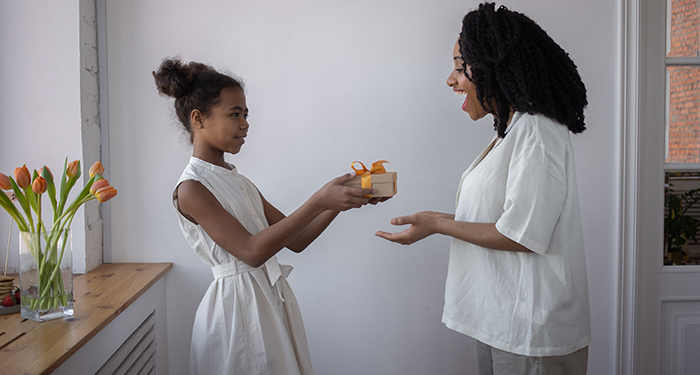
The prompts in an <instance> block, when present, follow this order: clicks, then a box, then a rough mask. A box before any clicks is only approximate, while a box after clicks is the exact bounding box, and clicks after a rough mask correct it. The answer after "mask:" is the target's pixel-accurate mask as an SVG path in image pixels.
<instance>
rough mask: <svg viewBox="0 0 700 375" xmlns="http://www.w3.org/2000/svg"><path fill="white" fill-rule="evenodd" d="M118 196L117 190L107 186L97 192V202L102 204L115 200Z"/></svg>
mask: <svg viewBox="0 0 700 375" xmlns="http://www.w3.org/2000/svg"><path fill="white" fill-rule="evenodd" d="M116 195H117V189H115V188H113V187H111V186H105V187H103V188H101V189H99V190H97V191H96V192H95V196H96V197H97V200H98V201H100V202H101V203H104V202H107V201H108V200H110V199H112V198H114V197H115V196H116Z"/></svg>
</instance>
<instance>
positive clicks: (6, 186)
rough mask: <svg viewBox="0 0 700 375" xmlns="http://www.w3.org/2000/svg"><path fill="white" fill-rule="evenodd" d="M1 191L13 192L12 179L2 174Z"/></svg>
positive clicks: (0, 176) (0, 180) (0, 177)
mask: <svg viewBox="0 0 700 375" xmlns="http://www.w3.org/2000/svg"><path fill="white" fill-rule="evenodd" d="M0 190H12V184H11V183H10V178H9V177H7V175H6V174H4V173H0Z"/></svg>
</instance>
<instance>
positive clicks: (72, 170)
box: [66, 160, 80, 178]
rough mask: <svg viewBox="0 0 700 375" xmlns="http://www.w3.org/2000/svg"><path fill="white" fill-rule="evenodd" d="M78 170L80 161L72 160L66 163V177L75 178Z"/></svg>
mask: <svg viewBox="0 0 700 375" xmlns="http://www.w3.org/2000/svg"><path fill="white" fill-rule="evenodd" d="M79 169H80V161H78V160H73V161H72V162H70V163H68V166H67V167H66V176H68V177H70V178H73V177H75V176H77V175H78V170H79Z"/></svg>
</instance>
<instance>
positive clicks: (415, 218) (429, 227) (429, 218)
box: [375, 211, 451, 245]
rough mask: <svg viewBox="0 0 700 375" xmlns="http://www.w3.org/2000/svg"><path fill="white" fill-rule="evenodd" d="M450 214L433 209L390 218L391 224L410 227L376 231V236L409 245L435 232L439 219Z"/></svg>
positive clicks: (445, 217)
mask: <svg viewBox="0 0 700 375" xmlns="http://www.w3.org/2000/svg"><path fill="white" fill-rule="evenodd" d="M450 216H451V215H449V214H442V213H439V212H433V211H424V212H419V213H416V214H413V215H408V216H400V217H395V218H393V219H391V224H393V225H408V224H410V225H411V227H409V228H408V229H406V230H404V231H402V232H398V233H387V232H383V231H378V232H377V233H375V235H376V236H378V237H381V238H384V239H385V240H389V241H391V242H396V243H400V244H402V245H410V244H412V243H414V242H418V241H420V240H422V239H424V238H425V237H428V236H430V235H433V234H435V233H437V224H438V221H439V220H441V219H447V218H449V217H450Z"/></svg>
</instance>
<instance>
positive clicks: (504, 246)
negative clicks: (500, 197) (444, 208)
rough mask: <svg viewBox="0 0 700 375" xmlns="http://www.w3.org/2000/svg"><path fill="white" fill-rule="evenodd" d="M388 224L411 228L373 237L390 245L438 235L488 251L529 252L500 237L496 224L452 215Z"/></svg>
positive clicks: (421, 215) (432, 214)
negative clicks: (379, 238)
mask: <svg viewBox="0 0 700 375" xmlns="http://www.w3.org/2000/svg"><path fill="white" fill-rule="evenodd" d="M391 224H393V225H407V224H410V225H411V227H409V228H408V229H406V230H404V231H402V232H398V233H387V232H382V231H379V232H377V233H376V235H377V236H379V237H382V238H384V239H387V240H389V241H392V242H397V243H400V244H403V245H410V244H412V243H414V242H417V241H420V240H422V239H423V238H425V237H428V236H430V235H433V234H436V233H439V234H444V235H446V236H451V237H454V238H458V239H460V240H462V241H466V242H470V243H473V244H474V245H477V246H481V247H485V248H488V249H494V250H505V251H519V252H528V253H529V252H531V251H530V250H529V249H528V248H526V247H525V246H523V245H521V244H519V243H517V242H515V241H513V240H511V239H510V238H508V237H506V236H504V235H503V234H501V232H499V231H498V230H497V229H496V224H495V223H470V222H466V221H456V220H455V219H454V215H450V214H445V213H440V212H432V211H426V212H419V213H417V214H413V215H409V216H402V217H396V218H394V219H392V220H391Z"/></svg>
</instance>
